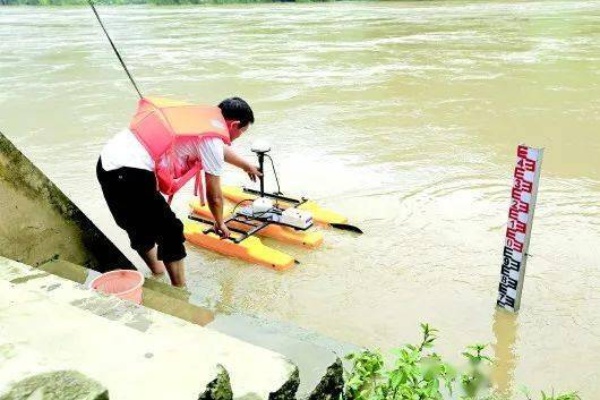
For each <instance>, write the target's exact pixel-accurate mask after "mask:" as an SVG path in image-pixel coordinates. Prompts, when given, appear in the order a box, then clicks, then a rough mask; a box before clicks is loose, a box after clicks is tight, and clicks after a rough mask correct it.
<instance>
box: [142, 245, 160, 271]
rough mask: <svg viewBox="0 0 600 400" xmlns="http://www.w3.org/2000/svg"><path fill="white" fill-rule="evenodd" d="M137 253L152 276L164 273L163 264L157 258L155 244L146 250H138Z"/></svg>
mask: <svg viewBox="0 0 600 400" xmlns="http://www.w3.org/2000/svg"><path fill="white" fill-rule="evenodd" d="M138 253H139V255H140V257H142V259H143V260H144V262H145V263H146V265H147V266H148V268H150V271H152V274H153V275H154V276H160V275H162V274H164V273H165V264H163V262H162V261H160V260H159V259H158V256H157V247H156V246H154V247H153V248H151V249H150V250H148V251H146V252H141V251H140V252H138Z"/></svg>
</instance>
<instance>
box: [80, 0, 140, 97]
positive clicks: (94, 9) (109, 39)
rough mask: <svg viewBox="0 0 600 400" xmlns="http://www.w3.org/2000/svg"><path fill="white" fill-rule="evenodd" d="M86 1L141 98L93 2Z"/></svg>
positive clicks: (90, 0)
mask: <svg viewBox="0 0 600 400" xmlns="http://www.w3.org/2000/svg"><path fill="white" fill-rule="evenodd" d="M88 3H89V4H90V6H91V7H92V10H93V11H94V14H96V18H97V19H98V22H99V23H100V26H101V27H102V30H103V31H104V34H105V35H106V37H107V38H108V41H109V42H110V45H111V46H112V48H113V50H114V51H115V54H116V55H117V58H118V59H119V61H120V62H121V65H122V66H123V69H125V72H126V73H127V76H128V77H129V80H130V81H131V83H132V84H133V87H134V88H135V90H136V92H137V93H138V95H139V96H140V99H142V98H143V97H144V96H142V93H141V92H140V89H138V87H137V85H136V84H135V81H134V80H133V77H132V76H131V74H130V73H129V70H128V69H127V66H126V65H125V62H123V59H122V58H121V55H120V54H119V51H118V50H117V48H116V47H115V44H114V43H113V41H112V39H111V38H110V36H109V35H108V32H107V31H106V28H105V27H104V24H103V23H102V20H101V19H100V15H98V11H96V7H94V3H93V2H92V0H88Z"/></svg>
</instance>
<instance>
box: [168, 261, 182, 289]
mask: <svg viewBox="0 0 600 400" xmlns="http://www.w3.org/2000/svg"><path fill="white" fill-rule="evenodd" d="M165 267H167V272H168V273H169V277H170V278H171V284H172V285H173V286H177V287H180V288H184V287H185V266H184V265H183V258H182V259H181V260H178V261H171V262H165Z"/></svg>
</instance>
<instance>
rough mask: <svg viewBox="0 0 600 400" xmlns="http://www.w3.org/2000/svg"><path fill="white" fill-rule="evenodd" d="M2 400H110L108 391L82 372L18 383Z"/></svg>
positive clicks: (36, 378) (56, 374)
mask: <svg viewBox="0 0 600 400" xmlns="http://www.w3.org/2000/svg"><path fill="white" fill-rule="evenodd" d="M0 400H108V390H107V389H106V388H105V387H104V386H102V385H101V384H100V383H98V382H96V381H95V380H93V379H90V378H88V377H87V376H85V375H84V374H82V373H80V372H77V371H55V372H48V373H44V374H38V375H34V376H31V377H29V378H26V379H23V380H21V381H19V382H17V383H16V384H14V385H13V386H12V387H11V389H10V391H9V392H8V393H7V394H5V395H3V396H2V397H0Z"/></svg>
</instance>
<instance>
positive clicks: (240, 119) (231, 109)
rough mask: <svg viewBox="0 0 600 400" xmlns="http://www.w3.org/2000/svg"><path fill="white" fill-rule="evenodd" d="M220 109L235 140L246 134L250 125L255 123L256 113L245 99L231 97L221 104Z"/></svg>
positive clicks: (230, 134)
mask: <svg viewBox="0 0 600 400" xmlns="http://www.w3.org/2000/svg"><path fill="white" fill-rule="evenodd" d="M219 108H220V109H221V113H222V114H223V118H225V122H227V129H229V136H230V137H231V140H235V139H237V138H238V137H240V136H241V134H242V133H244V132H246V130H247V129H248V127H249V126H250V124H253V123H254V113H253V112H252V109H251V108H250V106H249V105H248V103H246V102H245V101H244V100H243V99H241V98H239V97H230V98H228V99H225V100H223V101H222V102H221V103H219Z"/></svg>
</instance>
